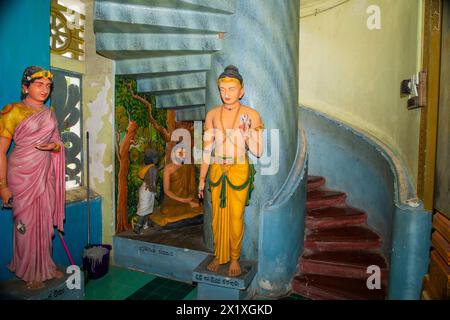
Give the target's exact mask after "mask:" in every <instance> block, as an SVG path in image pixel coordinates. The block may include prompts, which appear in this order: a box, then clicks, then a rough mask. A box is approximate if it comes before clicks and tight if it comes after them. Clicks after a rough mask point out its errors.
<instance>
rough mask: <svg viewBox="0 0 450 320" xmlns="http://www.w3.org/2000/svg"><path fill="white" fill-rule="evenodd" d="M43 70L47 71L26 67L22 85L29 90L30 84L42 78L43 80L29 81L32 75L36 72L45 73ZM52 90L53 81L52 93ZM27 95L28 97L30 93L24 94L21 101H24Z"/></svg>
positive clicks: (34, 79) (36, 67)
mask: <svg viewBox="0 0 450 320" xmlns="http://www.w3.org/2000/svg"><path fill="white" fill-rule="evenodd" d="M43 70H45V69H44V68H41V67H39V66H29V67H26V68H25V70H24V71H23V74H22V85H23V86H25V87H27V88H28V87H30V84H32V83H33V82H34V81H36V80H38V79H41V78H42V77H41V78H33V79H29V78H30V77H31V75H33V74H35V73H36V72H39V71H43ZM52 90H53V81H52V86H51V88H50V92H52ZM27 95H28V93H24V92H22V93H21V95H20V99H22V100H23V99H25V98H26V97H27Z"/></svg>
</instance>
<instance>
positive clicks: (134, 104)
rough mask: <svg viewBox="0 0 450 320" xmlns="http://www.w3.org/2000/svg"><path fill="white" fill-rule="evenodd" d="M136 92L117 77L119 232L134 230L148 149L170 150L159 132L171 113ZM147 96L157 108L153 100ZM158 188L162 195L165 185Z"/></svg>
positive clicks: (129, 82)
mask: <svg viewBox="0 0 450 320" xmlns="http://www.w3.org/2000/svg"><path fill="white" fill-rule="evenodd" d="M135 90H136V81H134V80H127V79H123V78H121V77H116V97H115V98H116V108H115V123H116V127H115V129H116V130H115V135H116V136H115V141H116V147H115V149H116V181H117V183H116V204H117V205H116V208H117V211H116V214H117V223H116V233H120V232H123V231H126V230H128V229H130V221H131V218H132V216H133V214H134V213H135V212H136V210H137V203H138V192H139V187H140V185H141V184H142V181H141V180H140V179H139V177H138V171H139V169H140V168H141V167H142V166H143V164H144V150H145V149H146V148H147V147H151V148H152V149H154V150H156V151H158V152H159V153H160V154H161V156H163V155H164V153H165V147H166V146H165V138H161V135H160V134H159V132H158V130H159V131H161V130H162V128H165V126H166V122H167V121H166V118H167V111H166V110H163V109H157V108H149V106H148V105H145V104H143V103H141V102H140V101H139V100H137V99H135V98H134V97H133V95H132V93H133V92H135ZM144 97H145V98H144V99H145V101H147V102H148V103H150V106H151V105H153V103H154V98H153V97H150V96H144ZM159 180H160V181H161V180H162V179H159ZM157 187H158V192H157V193H158V194H159V190H161V188H162V185H161V183H159V184H158V186H157Z"/></svg>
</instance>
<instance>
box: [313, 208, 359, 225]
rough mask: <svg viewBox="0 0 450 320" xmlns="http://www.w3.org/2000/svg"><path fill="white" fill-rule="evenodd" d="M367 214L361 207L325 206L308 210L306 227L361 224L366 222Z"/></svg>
mask: <svg viewBox="0 0 450 320" xmlns="http://www.w3.org/2000/svg"><path fill="white" fill-rule="evenodd" d="M366 220H367V214H366V213H365V212H364V211H362V210H359V209H356V208H352V207H348V206H342V207H325V208H320V209H312V210H308V214H307V216H306V228H308V229H326V228H338V227H345V226H354V225H361V224H364V223H366Z"/></svg>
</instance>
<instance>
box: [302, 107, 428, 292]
mask: <svg viewBox="0 0 450 320" xmlns="http://www.w3.org/2000/svg"><path fill="white" fill-rule="evenodd" d="M300 119H301V121H302V126H303V127H304V128H305V131H306V134H307V140H308V154H309V163H310V166H309V168H308V170H309V174H311V175H321V176H324V177H326V179H327V187H330V188H336V189H340V190H343V191H345V192H347V193H348V202H349V204H351V205H353V206H355V207H358V208H361V209H364V210H366V211H367V214H368V224H369V225H370V226H371V227H372V228H374V229H375V230H376V231H377V232H378V233H380V234H381V236H382V238H383V253H384V255H385V256H386V257H387V258H388V262H389V266H390V272H389V296H388V297H389V298H390V299H420V295H421V288H422V279H423V277H424V276H425V274H426V273H427V270H428V263H429V250H430V245H431V228H432V215H431V213H430V212H427V211H426V210H424V209H423V205H422V204H421V203H420V202H419V203H417V206H410V205H408V204H407V201H406V200H408V199H412V198H414V197H415V192H414V188H413V187H412V184H411V179H410V177H409V175H408V173H407V171H406V170H405V167H404V166H403V165H402V164H401V161H400V159H393V158H392V156H391V154H392V155H393V153H391V152H390V151H389V150H386V149H385V148H384V147H382V146H380V145H379V144H377V143H376V142H375V141H374V140H372V139H370V138H369V137H367V136H365V135H364V134H362V133H360V132H358V131H356V130H354V129H352V128H350V127H347V126H346V125H344V124H342V123H339V122H337V121H335V120H332V119H329V118H327V117H326V116H325V115H324V114H321V113H319V112H316V111H313V110H311V109H307V108H301V112H300ZM394 162H396V163H397V164H398V165H397V166H395V165H394ZM401 175H404V176H403V177H404V179H405V180H404V188H403V189H400V186H399V181H400V179H399V177H400V176H401Z"/></svg>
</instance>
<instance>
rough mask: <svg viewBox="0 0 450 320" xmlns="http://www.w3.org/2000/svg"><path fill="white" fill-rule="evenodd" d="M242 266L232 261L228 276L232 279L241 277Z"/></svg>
mask: <svg viewBox="0 0 450 320" xmlns="http://www.w3.org/2000/svg"><path fill="white" fill-rule="evenodd" d="M241 273H242V271H241V266H240V265H239V262H238V261H237V260H234V259H231V262H230V267H229V268H228V275H229V276H230V277H239V276H240V275H241Z"/></svg>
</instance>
